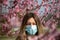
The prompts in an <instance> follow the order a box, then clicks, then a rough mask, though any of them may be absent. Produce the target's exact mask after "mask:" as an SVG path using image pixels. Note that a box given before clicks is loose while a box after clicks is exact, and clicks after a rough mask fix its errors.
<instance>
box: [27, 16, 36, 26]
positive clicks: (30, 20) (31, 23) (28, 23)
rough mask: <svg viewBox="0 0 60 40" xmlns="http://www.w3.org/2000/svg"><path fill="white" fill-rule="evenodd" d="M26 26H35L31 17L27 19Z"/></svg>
mask: <svg viewBox="0 0 60 40" xmlns="http://www.w3.org/2000/svg"><path fill="white" fill-rule="evenodd" d="M27 25H36V22H35V20H34V18H33V17H32V18H30V19H28V21H27Z"/></svg>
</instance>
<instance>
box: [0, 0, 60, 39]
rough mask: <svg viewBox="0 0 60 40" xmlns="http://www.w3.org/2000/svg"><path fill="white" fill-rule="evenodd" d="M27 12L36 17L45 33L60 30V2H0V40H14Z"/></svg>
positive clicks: (47, 0)
mask: <svg viewBox="0 0 60 40" xmlns="http://www.w3.org/2000/svg"><path fill="white" fill-rule="evenodd" d="M29 12H33V13H35V14H36V15H38V17H39V18H40V21H41V23H42V24H43V26H44V29H46V31H47V28H48V29H49V30H50V31H49V32H52V31H53V30H55V29H57V30H58V31H59V30H60V0H0V40H9V39H10V40H15V38H16V37H17V35H18V33H19V28H20V25H21V22H22V18H23V17H24V15H25V14H26V13H29Z"/></svg>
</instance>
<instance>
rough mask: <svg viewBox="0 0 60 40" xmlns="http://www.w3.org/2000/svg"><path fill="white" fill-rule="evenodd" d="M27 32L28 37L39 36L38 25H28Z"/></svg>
mask: <svg viewBox="0 0 60 40" xmlns="http://www.w3.org/2000/svg"><path fill="white" fill-rule="evenodd" d="M25 31H26V34H28V35H37V34H38V30H37V25H26V28H25Z"/></svg>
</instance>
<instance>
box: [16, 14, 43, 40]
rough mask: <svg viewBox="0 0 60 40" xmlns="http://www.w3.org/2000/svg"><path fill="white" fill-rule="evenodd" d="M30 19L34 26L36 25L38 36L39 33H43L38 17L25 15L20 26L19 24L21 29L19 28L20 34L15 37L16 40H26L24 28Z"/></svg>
mask: <svg viewBox="0 0 60 40" xmlns="http://www.w3.org/2000/svg"><path fill="white" fill-rule="evenodd" d="M32 17H33V18H34V20H35V22H36V25H37V28H38V35H39V34H40V33H43V30H42V25H41V23H40V20H39V18H38V16H37V15H36V14H34V13H27V14H26V15H25V16H24V17H23V20H22V24H21V27H20V33H19V36H18V37H17V39H16V40H27V35H26V32H25V26H26V23H27V21H28V19H30V18H32Z"/></svg>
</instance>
